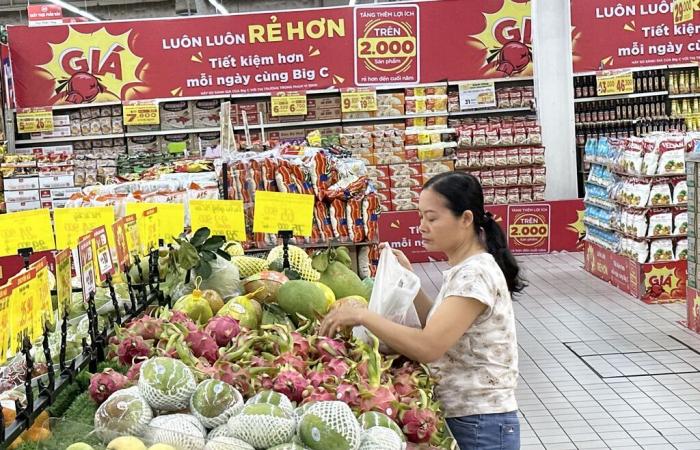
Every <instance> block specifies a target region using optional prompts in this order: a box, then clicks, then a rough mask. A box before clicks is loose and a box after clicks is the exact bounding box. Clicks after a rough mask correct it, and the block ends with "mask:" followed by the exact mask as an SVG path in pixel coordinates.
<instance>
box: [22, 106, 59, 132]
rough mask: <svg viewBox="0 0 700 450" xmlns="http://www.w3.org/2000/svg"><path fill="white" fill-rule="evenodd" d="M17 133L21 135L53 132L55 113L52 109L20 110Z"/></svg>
mask: <svg viewBox="0 0 700 450" xmlns="http://www.w3.org/2000/svg"><path fill="white" fill-rule="evenodd" d="M17 131H19V132H20V133H43V132H49V131H53V113H52V112H51V108H18V109H17Z"/></svg>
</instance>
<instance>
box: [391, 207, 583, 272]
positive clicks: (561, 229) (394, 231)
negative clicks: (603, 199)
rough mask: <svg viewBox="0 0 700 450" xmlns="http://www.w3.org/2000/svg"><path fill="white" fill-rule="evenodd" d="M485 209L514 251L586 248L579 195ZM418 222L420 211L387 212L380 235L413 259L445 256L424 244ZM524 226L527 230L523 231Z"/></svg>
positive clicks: (535, 251)
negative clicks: (428, 248)
mask: <svg viewBox="0 0 700 450" xmlns="http://www.w3.org/2000/svg"><path fill="white" fill-rule="evenodd" d="M486 209H487V210H488V211H489V212H491V214H493V217H494V220H495V221H496V222H497V223H498V224H500V225H501V228H503V231H504V233H506V236H507V237H508V247H509V248H510V250H511V251H512V252H513V253H520V254H525V253H546V252H555V251H569V252H577V251H582V250H583V243H582V241H581V238H582V237H583V232H584V227H583V210H584V207H583V201H582V200H580V199H576V200H561V201H552V202H541V203H535V204H531V205H510V206H506V205H493V206H488V207H487V208H486ZM419 226H420V218H419V216H418V211H399V212H385V213H382V214H381V215H380V216H379V238H380V240H381V241H382V242H389V244H390V245H391V246H392V247H393V248H397V249H400V250H403V252H404V253H406V256H408V259H409V260H411V262H427V261H441V260H444V259H445V255H443V254H441V253H430V252H427V251H426V250H425V248H423V242H422V240H421V235H420V232H419V231H418V228H419ZM525 228H528V230H527V231H523V230H524V229H525ZM530 228H533V230H530ZM545 229H546V232H545ZM514 230H517V231H516V232H515V233H517V235H514V234H513V233H514ZM531 231H533V232H532V233H531ZM526 233H527V236H524V234H526Z"/></svg>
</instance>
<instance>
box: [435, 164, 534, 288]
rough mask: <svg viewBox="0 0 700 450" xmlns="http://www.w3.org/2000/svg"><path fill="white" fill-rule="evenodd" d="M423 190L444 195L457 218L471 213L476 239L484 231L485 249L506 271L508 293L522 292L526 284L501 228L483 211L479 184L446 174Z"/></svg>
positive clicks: (469, 177)
mask: <svg viewBox="0 0 700 450" xmlns="http://www.w3.org/2000/svg"><path fill="white" fill-rule="evenodd" d="M423 189H432V190H433V191H435V192H437V193H438V194H440V195H442V196H443V197H444V198H445V201H446V202H447V207H448V208H449V209H450V210H451V211H452V213H453V214H454V215H455V216H456V217H461V216H462V214H464V212H465V211H471V212H472V214H473V215H474V227H475V228H476V231H477V235H478V236H481V233H480V232H479V231H480V230H484V237H485V241H486V242H485V244H486V248H487V249H488V252H489V253H490V254H491V255H492V256H493V258H494V259H495V260H496V263H498V266H499V267H500V268H501V270H502V271H503V275H505V277H506V282H507V283H508V290H509V291H510V292H512V293H518V292H520V291H522V290H523V289H524V288H525V286H526V284H525V281H524V280H523V279H522V277H521V276H520V267H518V262H517V261H516V260H515V257H513V254H512V253H511V252H510V250H508V242H507V241H506V236H505V233H503V230H502V229H501V226H500V225H499V224H498V223H496V221H495V220H494V219H493V216H492V215H491V213H488V212H485V211H484V192H483V190H482V189H481V184H480V183H479V180H477V179H476V177H475V176H473V175H470V174H468V173H465V172H445V173H441V174H440V175H437V176H435V177H433V178H431V179H430V180H428V182H427V183H425V185H424V186H423Z"/></svg>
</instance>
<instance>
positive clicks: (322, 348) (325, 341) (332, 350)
mask: <svg viewBox="0 0 700 450" xmlns="http://www.w3.org/2000/svg"><path fill="white" fill-rule="evenodd" d="M315 345H316V351H317V352H318V354H319V356H320V357H321V361H323V362H325V363H327V362H330V361H331V360H333V359H335V358H338V357H341V356H345V355H346V354H347V348H346V347H345V343H344V342H343V341H338V340H335V339H331V338H328V337H325V336H323V337H317V338H316V342H315Z"/></svg>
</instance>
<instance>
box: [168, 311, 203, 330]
mask: <svg viewBox="0 0 700 450" xmlns="http://www.w3.org/2000/svg"><path fill="white" fill-rule="evenodd" d="M168 321H169V322H170V323H174V324H179V325H182V326H184V327H185V328H187V331H197V330H198V329H199V328H198V327H197V324H196V323H194V321H193V320H192V319H190V317H189V316H188V315H187V314H185V313H184V312H182V311H171V313H170V318H169V319H168Z"/></svg>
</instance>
